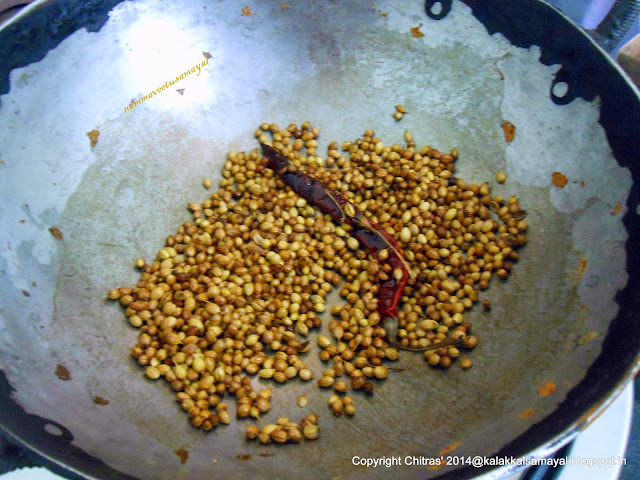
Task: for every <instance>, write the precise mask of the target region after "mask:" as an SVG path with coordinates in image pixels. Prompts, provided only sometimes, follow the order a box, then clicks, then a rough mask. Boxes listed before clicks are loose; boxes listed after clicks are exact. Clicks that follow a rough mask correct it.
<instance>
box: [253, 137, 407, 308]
mask: <svg viewBox="0 0 640 480" xmlns="http://www.w3.org/2000/svg"><path fill="white" fill-rule="evenodd" d="M261 146H262V151H263V152H264V154H265V157H266V158H267V160H268V163H267V166H268V167H269V168H270V169H272V170H274V171H275V172H276V173H277V174H278V175H279V176H280V178H282V180H283V181H284V182H285V183H286V184H287V185H289V187H291V189H292V190H293V191H294V192H296V193H297V194H298V195H300V196H301V197H303V198H304V199H306V200H307V201H308V202H309V203H311V204H312V205H314V206H316V207H318V208H319V209H320V211H322V212H323V213H326V214H328V215H329V216H330V217H331V218H333V219H334V220H336V221H337V222H342V223H346V224H348V225H351V227H353V230H352V231H351V232H349V233H351V235H352V236H353V237H355V238H356V240H358V241H359V242H360V243H361V244H362V245H364V247H365V248H366V249H367V252H369V254H370V255H372V256H375V257H376V258H377V259H378V261H379V262H380V263H381V264H387V265H389V266H390V267H391V271H390V272H389V278H388V279H387V280H386V281H383V282H382V284H381V285H380V289H379V290H378V312H379V313H380V316H381V317H382V318H383V319H384V318H386V317H395V316H396V314H397V305H398V302H399V301H400V297H402V292H403V290H404V287H405V285H406V284H407V279H408V276H409V272H408V269H407V266H406V263H405V259H404V255H403V253H402V250H401V249H400V247H399V246H398V244H397V243H396V241H395V240H394V239H393V237H391V236H390V235H389V234H388V233H387V232H386V231H385V230H384V229H383V228H382V227H380V225H378V224H377V223H375V222H372V221H370V220H369V219H367V218H366V217H365V216H364V214H363V213H362V211H360V209H359V208H358V207H357V206H356V205H354V204H353V203H351V202H349V201H348V200H347V199H346V198H344V196H343V195H342V194H340V193H338V192H336V191H334V190H331V189H330V188H328V187H327V186H326V185H324V184H323V183H322V182H320V181H319V180H316V179H315V178H313V177H311V176H309V175H307V174H306V173H303V172H300V171H298V169H297V168H296V167H295V166H294V165H293V164H291V162H289V160H287V158H286V157H284V156H283V155H282V154H281V153H280V152H278V151H277V150H276V149H275V148H273V147H270V146H269V145H265V144H261ZM383 250H387V253H388V256H387V257H386V258H380V252H382V251H383ZM396 275H397V276H398V277H399V278H396Z"/></svg>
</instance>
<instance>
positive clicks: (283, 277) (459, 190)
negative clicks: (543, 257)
mask: <svg viewBox="0 0 640 480" xmlns="http://www.w3.org/2000/svg"><path fill="white" fill-rule="evenodd" d="M402 110H403V109H402ZM397 113H403V112H401V111H400V110H398V112H397ZM318 135H319V130H318V129H317V128H316V127H313V126H312V125H311V124H310V123H309V122H304V123H303V124H302V125H301V126H298V125H295V124H291V125H289V126H288V127H287V128H286V129H283V130H281V129H280V128H279V127H278V125H276V124H267V123H264V124H262V125H261V126H260V128H259V129H258V130H257V131H256V138H257V139H258V141H259V142H260V144H261V147H262V152H260V151H259V150H258V149H257V148H256V149H254V150H251V151H250V152H233V151H232V152H229V154H228V156H227V160H226V161H225V163H224V166H223V172H222V176H223V179H222V180H221V182H220V186H219V187H220V188H219V190H218V191H217V192H215V193H213V194H211V195H210V197H209V198H208V199H207V200H205V201H204V202H202V203H191V204H189V208H190V210H191V211H192V212H193V221H191V222H186V223H184V224H182V225H181V226H180V227H179V229H178V231H177V233H176V234H175V235H171V236H169V237H168V238H167V240H166V244H165V245H166V246H165V247H164V248H162V249H161V250H160V251H159V252H158V254H157V255H156V258H155V259H154V261H152V262H150V263H147V262H145V261H144V260H143V259H139V260H138V261H137V262H136V265H137V266H138V267H139V268H141V270H142V273H141V276H140V281H139V282H138V283H137V284H136V285H135V286H132V287H121V288H117V289H112V290H111V291H109V293H108V296H109V298H111V299H114V300H116V299H117V300H119V301H120V303H121V304H122V305H123V306H124V307H125V308H126V310H125V315H126V316H127V317H128V319H129V322H130V323H131V325H133V326H134V327H138V328H139V329H140V335H139V338H138V343H137V345H136V346H135V347H133V349H132V356H133V357H134V358H136V359H137V361H138V363H139V364H140V365H142V366H144V367H145V373H146V375H147V377H148V378H150V379H154V380H155V379H159V378H160V377H163V378H164V379H165V380H166V381H167V382H168V383H169V385H170V387H171V389H172V390H174V391H175V392H176V398H177V400H178V401H179V402H180V403H181V405H182V408H183V409H184V410H185V411H186V412H187V413H188V415H189V417H190V420H191V423H192V424H193V425H194V426H195V427H200V428H203V429H204V430H210V429H212V428H214V427H216V426H217V425H218V424H220V423H225V424H228V423H230V421H231V418H230V415H229V413H228V410H227V404H226V403H224V402H223V401H222V400H223V398H224V397H225V396H235V399H236V403H237V408H236V415H237V417H240V418H242V417H249V416H251V417H254V418H258V417H259V416H260V415H261V414H263V413H264V412H267V411H268V410H269V409H270V406H271V405H270V397H271V390H270V389H268V388H267V389H263V390H261V391H254V390H253V388H252V386H251V383H250V377H251V376H253V375H258V376H259V377H260V378H262V379H271V380H272V381H275V382H278V383H284V382H287V381H290V380H295V379H296V378H299V379H300V380H302V381H310V380H311V379H312V378H314V377H315V378H317V379H318V385H319V386H320V387H323V388H331V389H333V391H334V394H333V395H332V396H331V397H330V399H329V405H330V408H331V410H332V411H333V413H334V414H336V415H340V414H341V413H342V412H343V411H344V412H345V413H346V414H348V415H353V414H354V413H355V406H354V403H353V399H352V397H349V396H345V395H344V394H345V393H347V392H348V391H349V389H351V390H360V391H363V392H365V393H368V394H371V393H372V392H373V390H374V388H375V384H376V382H378V381H382V380H384V379H385V378H386V377H387V376H388V374H389V370H390V368H389V367H388V366H387V365H385V364H388V363H389V362H392V361H394V360H397V359H398V356H399V351H398V350H399V349H408V350H421V351H424V356H425V359H426V363H427V364H428V365H430V366H432V367H438V368H448V367H449V366H451V365H452V364H453V363H454V362H456V361H457V360H459V361H457V363H458V364H459V366H460V367H461V368H463V369H468V368H471V366H472V361H471V358H469V357H465V356H463V352H465V351H468V350H470V349H473V348H474V347H475V346H476V345H477V343H478V340H477V338H476V337H475V336H473V335H471V324H470V322H468V321H467V320H466V319H465V313H466V312H468V311H469V310H470V309H471V308H472V307H473V306H474V304H475V303H477V302H478V295H479V291H481V290H485V289H486V288H487V287H488V286H489V282H490V280H491V279H492V278H493V277H494V276H497V277H498V278H500V279H502V280H505V279H506V278H507V277H508V276H509V274H510V271H511V269H512V268H513V265H514V262H516V261H517V260H518V252H517V250H518V249H519V248H520V247H521V246H523V245H525V243H526V236H525V231H526V229H527V224H526V222H525V221H524V217H525V216H526V212H525V211H524V210H522V208H521V207H520V205H519V203H518V200H517V199H516V198H515V197H510V198H508V199H505V198H502V197H501V196H499V195H496V196H492V195H491V192H490V187H489V185H488V184H487V183H483V184H481V185H477V184H467V183H466V182H465V181H464V180H462V179H460V178H456V177H455V176H454V171H455V166H454V163H455V160H456V158H457V156H458V152H457V151H456V150H455V149H454V150H452V151H451V152H449V153H442V152H439V151H438V150H436V149H435V148H432V147H430V146H422V147H420V148H418V147H416V145H415V142H414V140H413V137H412V135H411V134H410V133H409V132H405V135H404V143H405V145H404V146H401V145H399V144H394V145H390V146H385V145H384V144H383V143H382V141H381V140H380V139H379V138H377V137H376V136H375V134H374V132H373V131H371V130H367V131H366V132H364V135H363V136H362V137H361V138H359V139H357V140H355V141H353V142H346V143H344V144H342V145H341V146H340V145H338V143H337V142H331V143H330V144H329V146H328V155H327V156H321V155H320V154H319V152H318V140H317V138H318ZM263 155H264V156H263ZM504 180H506V176H504V174H502V173H500V175H499V176H498V177H497V181H498V182H501V181H504ZM210 186H211V182H210V181H209V179H206V181H205V188H209V187H210ZM334 288H339V289H340V295H341V296H342V297H343V298H344V299H345V300H346V301H345V302H344V304H342V305H337V306H334V307H333V308H331V312H330V313H331V319H330V320H328V326H329V330H330V332H331V336H332V337H333V338H329V337H327V336H318V337H317V339H316V342H317V345H318V347H319V350H320V351H319V355H320V358H321V359H322V360H323V361H324V362H327V368H326V369H325V370H324V371H323V372H321V374H320V372H312V371H311V370H310V369H308V368H307V366H306V364H305V362H304V356H305V355H304V354H305V353H306V352H307V351H308V350H309V349H310V346H311V345H310V337H309V335H310V332H311V330H313V329H317V328H319V327H320V325H321V318H320V315H321V314H322V313H323V312H325V310H326V308H327V307H326V304H325V299H326V297H327V295H328V294H329V292H330V291H331V290H333V289H334ZM489 305H490V304H489ZM485 308H487V306H486V304H485ZM304 403H305V404H306V399H305V400H304ZM312 415H313V414H312ZM267 427H268V428H267ZM317 436H318V426H317V416H314V417H313V421H309V420H308V419H307V420H305V421H303V422H302V423H301V424H300V425H298V424H295V423H292V422H290V421H289V420H288V419H286V418H284V419H280V420H279V422H278V423H277V424H274V425H267V426H265V427H264V428H263V429H262V430H260V429H258V428H257V427H249V428H248V429H247V437H248V438H258V439H259V440H260V441H261V442H263V443H269V442H270V441H274V442H276V443H285V442H288V441H291V442H297V441H300V440H301V439H303V438H305V439H308V440H312V439H315V438H317Z"/></svg>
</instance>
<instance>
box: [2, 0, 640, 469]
mask: <svg viewBox="0 0 640 480" xmlns="http://www.w3.org/2000/svg"><path fill="white" fill-rule="evenodd" d="M433 3H438V5H439V10H434V11H431V10H430V8H431V5H432V4H433ZM287 4H288V5H287ZM243 7H244V5H241V4H237V3H234V2H229V1H225V2H191V1H189V2H176V1H164V2H160V1H158V0H140V1H134V2H122V3H119V2H117V1H112V2H83V3H82V4H80V3H77V2H71V1H59V2H36V3H35V4H34V5H32V6H30V7H29V8H28V9H27V10H26V11H25V12H24V13H22V14H21V15H20V16H18V17H17V18H16V19H14V20H13V21H12V23H10V24H9V25H8V26H6V27H5V28H3V29H2V30H0V74H1V75H0V95H1V96H0V145H1V148H0V225H2V228H0V276H1V282H2V288H1V289H0V339H1V346H0V369H1V370H2V372H0V423H1V424H2V426H3V428H4V429H6V431H7V432H9V433H10V434H12V435H14V436H15V437H16V438H18V439H20V440H21V441H23V442H24V443H26V444H27V445H29V446H31V447H32V448H33V449H35V450H37V451H39V452H41V453H42V454H43V455H45V456H48V457H49V458H52V459H53V460H55V461H57V462H59V463H61V464H63V465H65V466H67V467H68V468H71V469H74V470H76V471H78V472H81V473H82V474H84V475H87V476H91V477H96V478H141V479H146V478H154V479H163V478H206V477H209V478H274V477H276V478H300V477H302V476H305V477H307V478H364V477H365V476H368V475H375V476H376V477H380V478H416V477H417V478H435V477H442V478H469V477H472V476H474V475H477V474H479V473H481V472H483V471H485V470H490V468H489V467H487V468H484V469H481V470H477V469H474V468H472V467H469V466H464V467H463V466H460V465H449V466H447V467H445V468H441V469H438V470H431V469H427V468H425V467H423V466H409V465H403V466H399V467H393V468H380V467H379V468H377V469H375V470H374V471H372V470H367V469H366V468H365V467H363V466H356V465H354V464H353V462H352V458H353V457H354V456H359V457H370V458H374V457H382V456H387V457H390V456H395V457H398V456H399V457H401V458H403V459H404V458H405V457H406V456H416V457H424V458H433V457H436V456H438V455H439V454H440V452H441V451H442V450H443V449H444V448H445V447H446V446H450V445H452V444H457V445H458V446H457V448H456V449H455V450H454V452H453V454H455V455H485V456H496V455H497V456H503V455H509V456H510V455H513V456H516V457H520V456H539V455H544V454H547V453H549V452H551V451H553V450H554V449H555V448H558V447H559V446H561V445H563V444H565V443H567V442H568V441H570V440H571V438H573V437H574V436H575V435H576V434H577V433H578V432H579V431H580V429H581V428H583V427H584V426H585V425H587V424H588V423H589V422H590V421H591V420H592V419H593V418H595V417H596V416H597V415H598V414H599V413H600V412H601V411H602V410H603V409H604V408H605V407H606V406H607V405H608V403H610V402H611V400H612V399H613V398H614V397H615V396H616V395H617V394H618V393H619V392H620V391H621V389H622V388H623V387H624V385H625V384H626V383H627V382H628V381H630V380H631V378H632V377H633V375H634V373H635V372H636V371H637V369H638V362H637V357H638V352H639V350H640V348H639V347H640V333H639V332H640V265H639V259H640V251H639V249H640V242H638V240H637V239H638V233H639V229H640V216H639V211H638V203H639V200H640V199H639V192H640V191H639V189H638V185H639V182H640V164H639V162H638V145H640V101H639V97H638V91H637V90H636V89H635V88H634V87H632V86H631V84H630V83H629V82H628V81H627V79H626V78H625V77H624V75H623V74H622V73H621V71H620V70H619V69H618V68H617V67H616V66H615V65H614V64H613V63H612V61H611V60H610V59H609V58H608V57H607V56H606V54H605V52H604V51H603V50H602V49H601V48H600V47H598V46H597V44H596V43H595V42H594V41H593V40H591V38H590V37H589V36H587V35H586V34H585V33H584V32H583V31H581V30H580V29H579V28H578V27H577V26H576V25H574V24H573V23H571V21H569V20H568V19H567V18H565V17H564V16H563V15H562V14H561V13H559V12H558V11H557V10H555V9H553V8H552V7H550V6H548V5H547V4H545V3H543V2H541V1H538V0H527V1H524V0H520V1H517V2H515V1H498V0H485V1H482V2H480V1H473V0H466V1H454V2H452V3H451V2H449V1H442V2H427V8H426V9H425V5H424V3H423V2H417V1H416V2H386V1H378V2H376V3H375V5H374V4H372V3H369V2H335V1H315V2H297V1H293V0H290V1H289V2H286V3H284V2H276V1H258V0H256V1H254V2H251V3H250V4H249V5H248V8H247V9H246V10H243ZM427 13H428V14H427ZM83 27H84V28H83ZM414 27H416V28H417V30H413V33H414V34H413V35H412V30H411V29H412V28H414ZM418 33H422V34H423V36H422V37H421V36H420V35H419V34H418ZM203 52H207V53H209V54H210V55H211V56H210V58H209V59H208V63H207V65H206V66H204V67H203V68H202V72H201V75H198V76H196V75H195V74H193V75H191V76H189V77H188V78H186V79H181V80H180V82H179V83H180V84H179V85H177V86H172V87H171V88H169V89H167V90H165V91H163V92H161V93H160V94H158V95H154V96H152V97H151V98H148V99H147V100H145V101H144V102H143V103H141V104H140V105H137V106H136V107H135V108H133V109H128V110H127V111H125V107H127V106H128V105H129V104H130V102H131V101H132V100H134V101H135V100H138V99H140V98H142V97H144V96H145V95H147V94H148V92H150V91H152V90H155V89H156V88H158V87H159V86H162V85H164V84H165V82H167V81H168V80H170V79H173V78H175V77H176V76H179V75H180V74H181V73H183V72H184V71H186V70H187V69H190V68H191V67H192V66H193V65H195V64H196V63H201V62H202V61H203V60H204V58H205V57H203ZM177 89H184V90H183V91H182V92H178V91H176V90H177ZM398 103H401V104H403V105H404V106H405V107H406V109H407V110H408V111H409V112H410V113H409V114H407V115H406V116H405V118H404V119H403V120H402V121H401V122H399V123H396V122H395V121H394V120H393V119H392V118H391V114H392V113H393V106H394V105H396V104H398ZM306 119H309V120H311V121H312V122H313V123H314V124H316V125H317V126H318V127H320V128H321V130H322V137H321V140H322V142H321V144H323V145H326V143H329V142H330V141H332V140H338V141H344V140H352V139H354V138H356V137H357V136H359V135H360V134H361V133H362V132H363V131H364V130H365V129H367V128H372V129H374V130H375V131H376V132H377V134H378V135H379V136H380V137H381V138H382V139H383V141H384V142H385V143H394V142H400V141H401V139H402V132H403V131H404V130H410V131H412V133H413V136H414V138H415V139H416V141H417V143H420V144H430V145H432V146H435V147H437V148H439V149H441V150H447V149H451V148H453V147H456V148H457V149H458V150H459V152H460V158H459V160H458V175H459V176H460V177H462V178H464V179H465V180H467V181H474V182H482V181H485V180H489V181H490V180H492V179H493V176H494V175H495V172H496V171H498V170H504V171H506V172H507V174H508V175H509V179H508V180H507V182H506V183H505V184H504V185H495V189H494V192H496V193H500V194H502V195H504V196H508V195H517V196H518V197H519V199H520V203H521V204H522V205H523V206H524V208H526V209H527V210H528V211H529V217H528V219H527V221H528V223H529V225H530V231H529V237H530V241H529V243H528V245H527V246H526V248H525V249H524V250H523V251H522V255H521V257H522V259H521V261H519V262H518V264H517V265H516V267H515V268H514V272H513V275H512V276H511V277H510V279H509V281H508V282H506V283H501V282H494V283H493V284H492V286H491V287H490V289H489V290H488V291H487V292H486V297H488V298H490V299H491V301H492V303H493V305H494V308H493V310H492V311H491V312H488V313H487V312H483V311H481V310H480V309H479V308H476V309H474V310H473V311H472V312H471V313H470V318H471V321H472V323H473V324H474V328H475V331H476V332H477V334H478V336H479V338H480V344H479V346H478V347H477V349H476V350H475V351H474V352H473V354H472V355H473V360H474V366H473V368H472V369H471V370H469V371H468V372H465V371H462V370H460V369H458V368H453V369H450V370H449V371H439V370H434V369H429V368H428V367H427V366H426V365H425V363H424V360H423V359H422V357H421V356H420V355H419V354H414V353H410V352H403V353H402V356H401V360H400V366H402V367H404V368H405V370H404V371H402V372H395V373H394V375H393V376H392V377H391V378H390V379H389V380H388V381H386V382H384V383H383V384H381V385H380V387H379V388H377V389H376V393H375V396H374V398H372V399H364V398H359V397H358V398H357V399H356V401H357V402H358V412H357V414H356V416H355V417H353V418H351V419H345V418H334V417H333V416H332V415H330V413H329V411H328V409H327V406H326V398H325V397H326V395H322V394H321V393H320V392H319V391H318V390H317V387H316V386H315V385H313V384H292V385H286V386H285V387H284V388H276V391H275V393H274V400H273V405H274V407H273V408H272V410H271V412H270V413H269V414H268V416H267V419H266V421H270V420H273V419H275V418H276V417H278V416H281V415H286V416H290V417H292V418H295V419H297V418H298V417H301V416H302V410H301V409H299V408H298V407H297V406H296V405H295V398H296V397H297V396H298V395H300V394H302V393H305V394H307V395H308V396H309V398H310V404H309V406H308V407H307V411H316V412H317V413H318V414H319V415H320V424H321V438H320V439H319V440H318V441H316V442H306V443H303V444H300V445H293V446H284V447H276V446H260V445H258V444H256V443H247V442H246V441H245V439H244V436H243V431H244V428H245V427H246V426H247V424H248V423H247V422H243V421H237V422H233V423H232V424H231V425H229V426H226V427H220V428H217V429H216V430H215V431H213V432H210V433H208V434H205V433H203V432H200V431H197V430H196V429H194V428H192V427H191V426H190V425H189V424H188V422H187V421H186V418H185V416H184V414H183V412H182V411H181V410H180V408H179V405H178V404H176V402H175V401H174V397H173V394H172V392H171V391H170V389H169V388H167V386H166V385H164V384H160V383H154V382H151V381H148V380H146V379H144V378H143V372H142V370H141V369H140V368H139V366H138V365H137V364H136V363H135V362H134V361H133V360H132V359H130V357H129V350H130V348H131V346H132V345H133V344H134V342H135V338H136V331H135V329H133V328H132V327H130V326H129V325H128V324H127V323H126V321H125V319H124V316H123V314H122V311H121V309H120V307H119V306H118V305H116V304H113V303H109V302H107V301H106V300H105V293H106V292H107V290H108V289H109V288H112V287H114V286H120V285H125V284H133V283H135V282H136V279H137V273H136V272H135V271H134V269H133V268H132V265H133V262H134V261H135V259H136V258H138V257H139V256H145V257H147V258H151V257H152V256H153V255H154V254H155V252H156V251H157V250H158V249H159V248H160V247H161V246H162V244H163V241H164V238H165V237H166V236H167V235H169V234H170V233H173V232H174V231H175V229H176V228H177V226H178V225H179V224H180V223H181V222H182V221H184V220H186V219H188V218H189V214H188V212H187V210H186V208H185V205H186V204H187V202H189V201H202V200H203V199H204V198H205V197H206V192H205V191H204V190H203V189H202V187H201V186H200V183H201V179H202V178H203V177H204V176H210V177H213V178H214V180H215V179H217V178H219V175H220V171H221V164H222V161H223V158H224V155H225V153H226V152H227V151H229V150H241V149H244V150H246V149H250V148H254V147H256V146H257V144H256V141H255V139H254V138H253V131H254V130H255V128H256V126H257V125H259V124H260V123H261V122H262V121H274V122H278V123H279V124H281V125H283V124H284V125H286V124H288V123H289V122H301V121H303V120H306ZM505 121H509V122H511V123H512V124H514V125H515V127H516V136H515V138H514V140H513V142H511V143H508V142H506V141H505V138H504V136H503V132H502V129H501V124H502V123H503V122H505ZM93 130H97V131H99V137H98V139H97V144H96V145H95V146H93V147H92V146H91V144H90V140H89V138H88V136H87V133H88V132H90V131H93ZM323 142H326V143H323ZM554 172H560V173H562V174H563V175H565V176H566V177H567V179H568V183H567V184H566V186H564V188H559V187H556V186H554V185H552V182H551V178H552V174H553V173H554ZM52 227H56V228H57V229H59V232H60V233H61V234H62V237H61V238H60V239H58V238H54V236H52V234H51V233H50V228H52ZM58 237H60V235H58ZM316 357H317V356H316V354H315V351H314V350H312V351H311V353H310V354H309V355H308V356H307V358H306V360H307V361H308V363H309V364H310V365H311V366H312V367H313V368H315V370H316V371H319V369H320V365H319V363H320V362H319V360H317V358H316ZM61 367H64V369H66V371H67V372H68V374H69V378H68V379H66V380H64V379H63V378H65V375H64V373H65V370H62V369H61ZM56 371H57V372H58V375H56ZM61 377H62V378H61ZM546 382H553V383H554V384H555V386H556V389H555V391H554V392H553V393H552V394H551V395H548V396H544V397H543V396H540V395H538V392H537V388H538V387H540V386H541V385H543V384H545V383H546ZM95 397H101V398H102V399H106V400H108V402H109V403H108V405H101V404H98V403H95V402H94V399H95ZM102 403H104V402H102ZM524 412H529V413H531V412H533V413H532V414H531V415H530V416H527V415H526V414H524ZM181 449H182V450H184V451H188V452H189V456H188V459H187V461H186V462H185V463H181V459H180V457H179V456H178V455H176V454H175V451H176V450H181ZM261 454H263V455H261ZM512 468H513V467H509V468H507V469H499V470H494V474H495V475H496V476H499V475H502V474H504V473H506V472H507V471H508V470H510V469H512Z"/></svg>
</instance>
